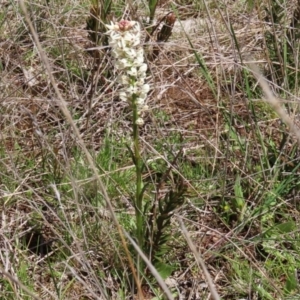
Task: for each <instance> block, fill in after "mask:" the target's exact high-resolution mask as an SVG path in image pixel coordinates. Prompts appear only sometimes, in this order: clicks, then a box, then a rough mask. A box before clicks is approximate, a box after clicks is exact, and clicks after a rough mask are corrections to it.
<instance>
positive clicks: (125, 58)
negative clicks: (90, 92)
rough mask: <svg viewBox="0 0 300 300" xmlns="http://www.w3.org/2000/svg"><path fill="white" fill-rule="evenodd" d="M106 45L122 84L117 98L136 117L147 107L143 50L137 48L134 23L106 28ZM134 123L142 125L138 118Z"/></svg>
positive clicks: (138, 39) (138, 35)
mask: <svg viewBox="0 0 300 300" xmlns="http://www.w3.org/2000/svg"><path fill="white" fill-rule="evenodd" d="M106 27H107V28H108V32H107V34H108V35H109V45H110V46H111V47H112V55H113V57H114V60H115V68H116V70H117V71H118V72H119V76H118V82H119V83H120V84H121V85H122V89H121V90H120V92H119V97H120V99H121V100H122V101H127V102H129V104H131V105H133V104H134V105H135V106H136V107H137V109H138V114H139V115H140V114H141V113H142V112H143V111H145V110H146V109H147V108H148V107H147V106H146V105H145V99H146V97H147V93H148V92H149V85H148V84H145V79H146V71H147V65H146V64H145V63H144V50H143V48H142V46H141V28H140V24H139V23H138V22H136V21H127V20H122V21H120V22H118V23H111V24H110V25H106ZM135 124H137V125H143V124H144V121H143V119H142V118H141V117H139V118H138V119H137V120H136V121H135Z"/></svg>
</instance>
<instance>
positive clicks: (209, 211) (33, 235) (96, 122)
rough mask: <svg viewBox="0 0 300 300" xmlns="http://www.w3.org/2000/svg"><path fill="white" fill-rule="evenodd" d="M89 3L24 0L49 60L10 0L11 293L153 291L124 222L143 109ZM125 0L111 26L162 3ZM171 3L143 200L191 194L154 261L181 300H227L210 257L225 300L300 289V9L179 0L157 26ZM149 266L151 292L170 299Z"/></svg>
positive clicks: (2, 198)
mask: <svg viewBox="0 0 300 300" xmlns="http://www.w3.org/2000/svg"><path fill="white" fill-rule="evenodd" d="M150 2H151V1H150ZM101 3H102V2H101ZM103 3H104V2H103ZM106 3H107V2H106ZM91 5H92V3H89V2H82V1H76V0H73V1H69V0H67V1H62V2H61V1H48V2H40V1H37V2H28V3H26V6H27V10H28V14H27V16H28V17H29V19H30V20H31V22H32V23H33V26H34V32H36V33H37V36H38V40H39V42H40V44H41V47H42V49H43V50H44V52H45V54H46V58H47V59H46V61H47V62H48V65H47V64H45V59H44V58H43V57H41V52H40V49H39V48H38V47H37V45H36V43H35V42H34V37H33V32H32V30H31V29H30V28H29V26H28V22H26V18H25V16H26V14H24V12H23V11H22V9H21V7H20V5H19V3H18V2H14V1H10V0H8V1H6V2H3V3H1V4H0V7H1V9H0V74H1V80H0V100H1V101H0V113H1V117H0V129H1V130H0V204H1V206H0V208H1V216H0V220H1V230H0V245H1V248H0V249H1V252H0V274H1V277H0V296H1V297H0V298H1V299H141V295H139V296H137V290H136V285H135V283H134V280H133V275H132V269H131V267H130V259H133V261H134V262H135V260H136V256H135V251H134V250H133V248H132V246H131V245H130V242H129V240H128V239H126V241H127V242H128V244H127V245H128V249H129V252H130V253H131V255H129V256H128V253H127V252H126V248H124V244H123V242H122V238H121V237H122V234H121V236H120V231H119V228H122V229H124V230H125V231H126V232H127V233H128V234H129V235H131V236H134V231H135V226H136V223H135V207H134V205H133V203H134V202H133V201H132V199H133V195H134V193H135V176H136V173H135V166H134V163H133V161H132V159H131V156H130V152H129V149H128V148H130V145H131V143H132V134H131V112H130V109H129V108H128V107H127V104H126V103H123V102H120V101H119V99H118V94H117V90H118V86H117V84H116V82H115V76H114V73H113V64H112V60H111V57H110V53H109V51H105V50H103V49H102V48H101V47H99V48H98V49H97V50H95V49H94V48H95V43H94V41H93V35H92V32H90V34H89V33H88V31H87V29H86V27H87V25H86V24H87V23H86V22H87V20H89V18H90V17H91V14H90V12H92V10H91ZM111 9H112V12H111V14H109V15H108V16H106V17H107V21H108V20H110V19H116V20H120V19H121V16H122V14H123V13H125V14H126V15H127V16H128V18H133V19H136V18H138V19H139V20H140V21H143V22H144V23H146V21H145V20H146V18H147V17H148V16H149V13H151V11H150V10H149V8H148V4H147V3H146V1H145V3H144V2H139V1H138V2H137V3H136V2H134V3H132V5H128V6H127V10H125V6H124V4H123V2H122V1H113V2H112V8H111ZM170 11H172V12H173V14H174V16H176V19H177V21H176V23H175V25H174V28H173V30H172V35H171V36H170V38H169V39H168V41H167V42H166V43H162V44H161V48H160V49H159V50H158V51H157V50H156V49H157V48H155V41H156V38H155V34H154V35H153V36H152V37H151V38H150V39H149V40H148V41H147V42H146V43H145V47H144V48H145V52H146V54H145V55H146V58H147V59H148V60H147V64H148V69H149V71H148V77H147V82H148V83H149V84H150V86H151V91H150V93H149V96H148V99H147V104H148V106H149V111H147V112H146V113H145V116H144V119H145V125H144V126H143V127H142V129H141V132H140V139H141V145H142V156H143V159H144V161H145V162H146V170H145V171H144V173H143V181H144V183H145V184H146V186H147V189H146V191H145V197H144V201H145V202H146V203H148V204H149V207H155V206H157V205H158V203H159V201H161V202H162V201H166V199H167V197H166V195H170V191H172V192H173V193H175V192H176V191H177V192H178V190H179V187H180V184H181V183H182V182H184V184H185V192H184V200H185V201H184V204H181V205H178V207H176V209H175V210H174V211H173V215H172V218H171V219H170V223H168V226H166V228H165V229H164V230H165V231H164V232H165V234H166V235H165V236H166V240H165V241H164V243H163V248H162V249H160V250H161V253H160V255H159V260H154V259H152V263H153V264H154V266H155V268H156V270H157V271H158V272H159V273H160V275H161V276H162V278H163V279H165V282H166V284H167V286H168V287H169V289H170V290H171V292H172V294H173V297H174V299H216V298H215V296H212V295H211V290H210V289H209V286H208V284H207V283H208V280H209V278H208V277H207V275H205V272H204V271H203V268H202V267H201V265H199V262H198V260H197V259H196V258H197V257H198V256H199V257H201V258H202V260H203V261H204V263H205V266H206V268H207V271H208V273H209V274H210V276H211V278H212V281H213V283H214V285H215V290H216V291H217V293H218V294H219V295H220V297H221V298H222V299H300V296H298V298H297V294H298V293H300V291H299V280H298V277H299V270H300V257H299V250H300V236H299V229H298V227H299V221H300V215H299V210H298V209H299V200H300V192H299V179H298V178H299V175H298V173H299V167H300V161H299V150H298V143H297V130H298V127H297V126H298V123H299V121H298V110H299V109H298V103H299V98H298V94H299V91H298V87H299V84H298V75H299V73H298V50H299V49H298V47H299V34H298V31H297V30H299V29H298V16H299V14H300V13H299V11H300V6H299V4H298V2H297V1H283V0H280V1H260V2H259V3H257V2H256V1H252V2H251V1H242V0H239V1H229V0H228V1H227V0H224V1H215V0H207V1H193V0H191V1H179V0H178V1H175V2H174V1H168V0H165V1H160V2H159V3H158V6H157V7H156V11H155V13H154V23H156V22H157V20H160V19H161V18H162V17H163V16H165V15H166V14H167V13H168V12H170ZM90 24H91V23H90ZM100 27H101V24H100V25H99V28H98V29H99V30H100V29H101V28H100ZM148 32H151V30H148ZM144 33H145V39H146V30H144ZM156 33H157V32H156ZM102 37H103V35H99V37H98V38H97V39H100V40H101V39H102ZM101 43H102V45H103V44H105V42H104V41H103V40H101V41H98V45H99V44H101ZM153 45H154V46H153ZM153 51H154V52H155V51H157V52H155V55H153ZM250 63H255V64H256V66H257V67H258V68H259V69H260V72H261V73H262V74H263V75H264V77H265V78H266V80H267V83H268V87H269V89H271V90H272V92H273V93H274V95H276V97H277V98H274V99H273V98H272V99H273V100H272V99H271V100H272V101H273V102H272V101H271V104H270V103H269V102H268V100H269V101H270V99H268V97H267V96H266V97H265V98H266V99H265V98H264V92H263V90H262V88H261V86H260V83H261V82H262V81H261V80H257V78H256V77H255V76H254V75H253V71H252V70H251V64H250ZM48 67H50V69H51V71H50V70H49V68H48ZM265 100H267V101H265ZM274 101H275V102H274ZM272 103H273V106H272ZM64 105H65V106H64ZM280 108H282V109H283V110H282V111H281V110H280ZM66 109H67V110H68V111H69V113H70V116H71V118H70V117H69V116H68V115H67V113H66ZM282 114H285V116H284V115H282ZM279 116H280V117H279ZM285 117H287V124H286V123H285V122H283V121H282V120H284V121H286V119H285ZM293 124H294V125H293ZM74 126H76V128H77V129H78V131H76V129H75V127H74ZM293 126H295V127H293ZM293 130H294V133H293ZM295 132H296V133H295ZM95 174H97V176H96V175H95ZM158 187H159V188H158ZM160 193H161V194H160ZM112 213H113V214H112ZM148 213H149V215H150V213H153V211H151V210H149V211H148ZM149 220H150V219H149ZM182 222H183V223H184V225H185V227H186V228H187V232H188V234H189V236H190V238H191V241H192V243H193V245H194V246H195V248H196V252H193V251H192V250H191V247H190V246H189V245H188V243H187V238H186V237H185V235H184V230H183V227H182V225H181V224H182ZM119 225H120V226H119ZM147 226H149V227H150V223H149V224H148V225H147ZM148 254H149V253H146V255H148ZM149 258H150V260H151V257H149ZM142 274H143V276H144V280H143V284H142V290H143V295H144V296H143V297H144V299H165V298H164V297H165V296H163V295H162V289H161V288H160V287H159V284H158V281H157V280H156V279H155V278H154V276H153V272H150V271H149V269H145V270H144V272H142ZM141 276H142V275H141ZM293 297H294V298H293ZM166 299H168V298H166ZM169 299H170V298H169Z"/></svg>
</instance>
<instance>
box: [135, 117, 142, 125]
mask: <svg viewBox="0 0 300 300" xmlns="http://www.w3.org/2000/svg"><path fill="white" fill-rule="evenodd" d="M135 124H136V125H139V126H142V125H144V120H143V119H142V118H138V119H137V120H136V121H135Z"/></svg>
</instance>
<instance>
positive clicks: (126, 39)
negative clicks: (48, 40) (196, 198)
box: [107, 20, 149, 274]
mask: <svg viewBox="0 0 300 300" xmlns="http://www.w3.org/2000/svg"><path fill="white" fill-rule="evenodd" d="M107 28H108V32H107V33H108V35H109V45H110V46H111V49H112V55H113V58H114V63H115V69H116V71H117V72H118V73H119V74H118V78H117V81H118V83H120V84H121V89H120V91H119V97H120V99H121V100H122V101H126V102H128V103H129V105H130V106H131V108H132V120H133V122H132V127H133V142H134V145H133V151H132V150H131V149H130V148H129V150H130V151H131V155H132V158H133V162H134V164H135V167H136V192H135V197H134V199H133V202H134V208H135V215H136V238H137V241H138V244H139V246H140V248H143V246H144V242H145V224H146V222H145V215H144V204H143V194H144V188H143V180H142V172H143V168H144V164H143V161H142V158H141V154H140V146H139V126H141V125H143V124H144V120H143V119H142V116H141V114H142V112H143V111H145V110H146V109H147V106H146V105H145V100H146V97H147V93H148V92H149V85H148V84H146V83H145V80H146V71H147V65H146V64H145V63H144V50H143V48H142V45H141V42H140V40H141V28H140V24H139V23H138V22H135V21H126V20H123V21H120V22H118V23H112V24H111V25H107ZM137 266H138V268H139V270H141V269H142V266H141V262H140V259H139V256H138V260H137ZM138 274H139V272H138Z"/></svg>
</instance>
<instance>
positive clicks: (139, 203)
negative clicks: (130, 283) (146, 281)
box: [132, 96, 144, 278]
mask: <svg viewBox="0 0 300 300" xmlns="http://www.w3.org/2000/svg"><path fill="white" fill-rule="evenodd" d="M132 107H133V109H132V110H133V143H134V157H135V168H136V194H135V214H136V238H137V241H138V245H139V247H140V249H141V250H143V246H144V216H143V194H142V189H143V180H142V169H143V161H142V158H141V153H140V144H139V126H138V125H137V124H136V120H137V119H138V118H139V115H138V109H137V105H136V103H135V97H134V96H133V101H132ZM137 267H138V278H140V272H141V270H142V262H141V260H140V257H139V255H138V257H137Z"/></svg>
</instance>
